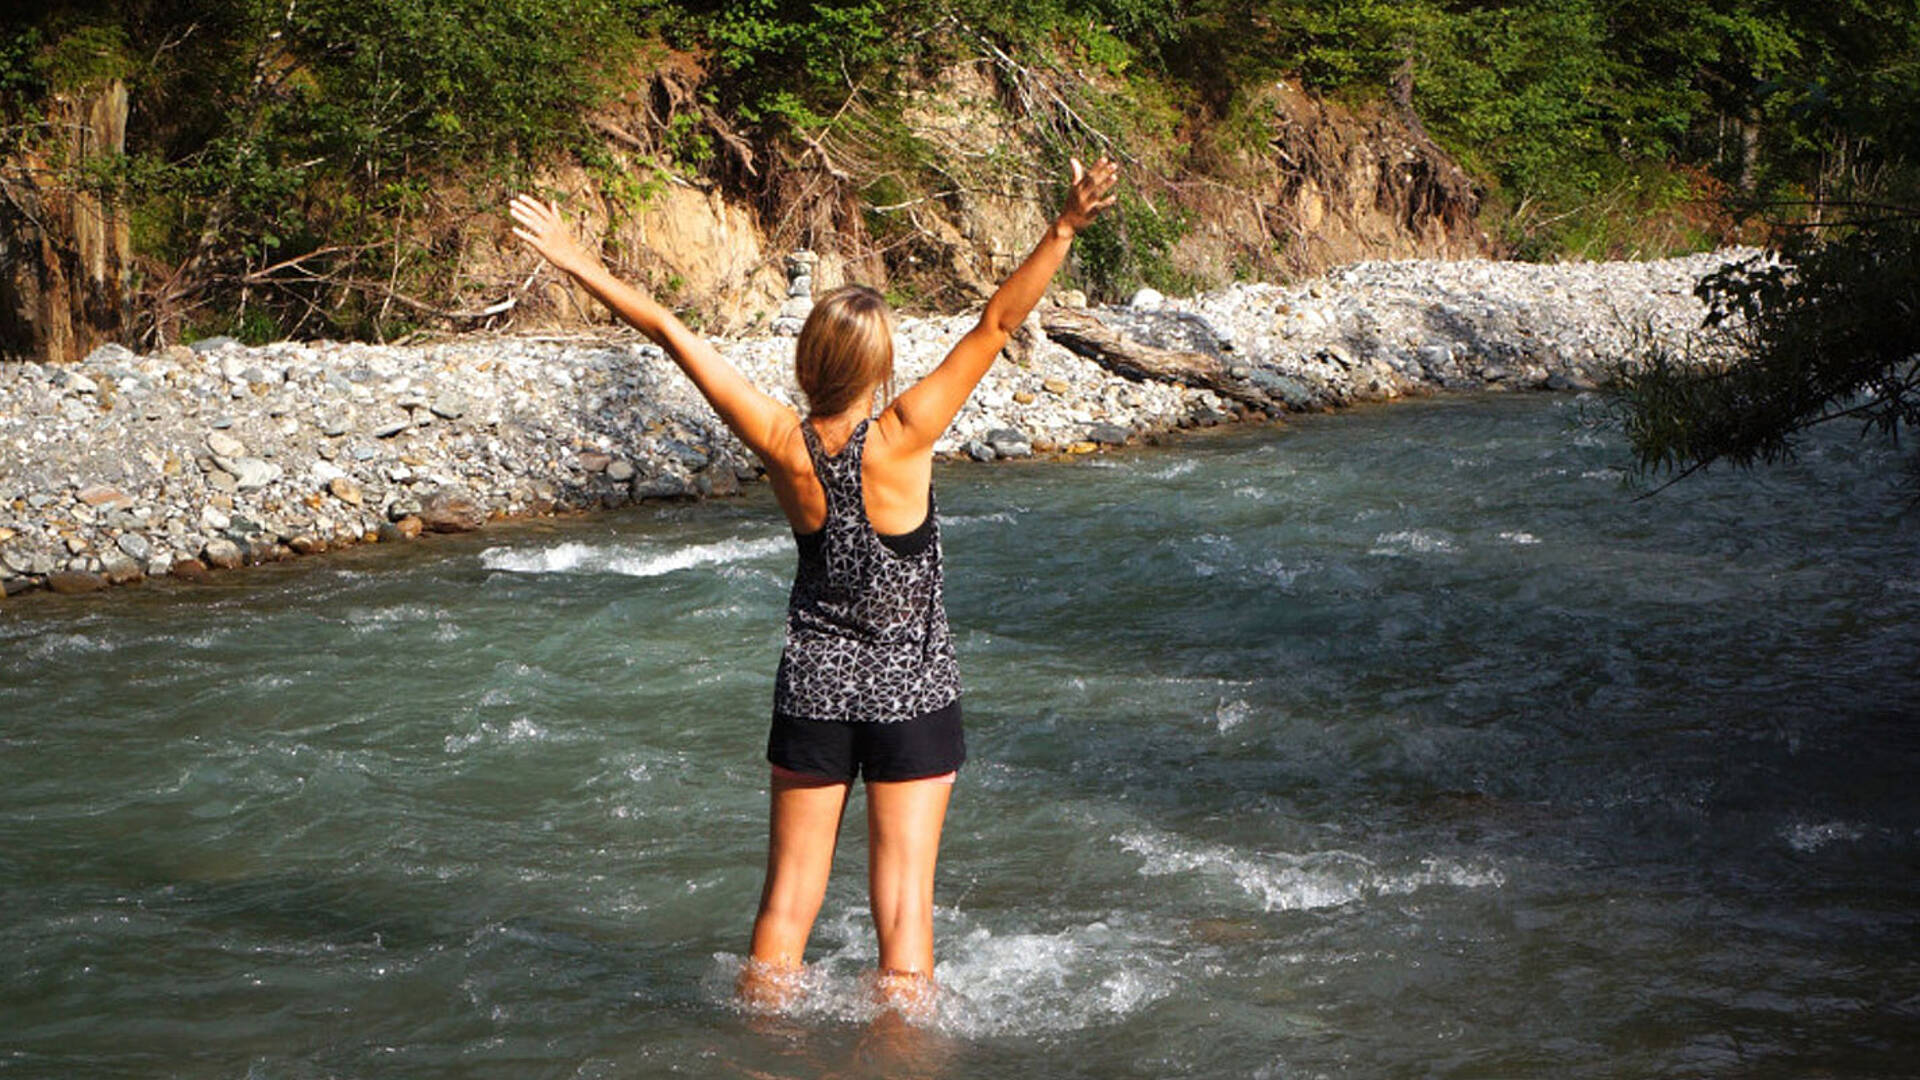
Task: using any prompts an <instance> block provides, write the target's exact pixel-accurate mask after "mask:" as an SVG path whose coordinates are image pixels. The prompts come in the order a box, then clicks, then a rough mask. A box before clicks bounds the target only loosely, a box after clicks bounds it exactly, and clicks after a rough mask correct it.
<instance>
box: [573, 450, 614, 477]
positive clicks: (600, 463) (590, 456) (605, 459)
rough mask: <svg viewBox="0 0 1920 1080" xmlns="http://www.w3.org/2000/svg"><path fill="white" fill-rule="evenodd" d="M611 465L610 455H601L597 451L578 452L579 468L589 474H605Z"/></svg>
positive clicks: (611, 458)
mask: <svg viewBox="0 0 1920 1080" xmlns="http://www.w3.org/2000/svg"><path fill="white" fill-rule="evenodd" d="M611 464H613V455H612V454H603V453H601V452H600V451H598V450H582V451H580V467H581V468H582V469H585V470H586V471H587V472H590V473H597V472H606V471H607V466H609V465H611Z"/></svg>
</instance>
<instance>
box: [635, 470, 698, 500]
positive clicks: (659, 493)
mask: <svg viewBox="0 0 1920 1080" xmlns="http://www.w3.org/2000/svg"><path fill="white" fill-rule="evenodd" d="M686 494H687V482H686V480H685V479H684V478H683V477H681V476H680V475H679V474H677V473H672V472H662V473H660V474H659V475H657V476H649V477H644V478H641V479H638V480H635V481H634V482H633V497H634V498H636V499H678V498H683V497H685V496H686Z"/></svg>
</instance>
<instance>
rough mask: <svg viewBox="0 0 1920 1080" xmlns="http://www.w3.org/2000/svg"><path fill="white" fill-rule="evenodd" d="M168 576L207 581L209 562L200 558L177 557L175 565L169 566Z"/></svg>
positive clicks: (185, 579) (184, 579)
mask: <svg viewBox="0 0 1920 1080" xmlns="http://www.w3.org/2000/svg"><path fill="white" fill-rule="evenodd" d="M167 576H169V577H177V578H180V579H181V580H183V581H205V580H206V579H207V564H206V563H203V562H201V561H200V560H199V559H176V560H174V563H173V565H172V566H170V567H168V568H167Z"/></svg>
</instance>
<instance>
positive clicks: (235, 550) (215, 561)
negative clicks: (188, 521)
mask: <svg viewBox="0 0 1920 1080" xmlns="http://www.w3.org/2000/svg"><path fill="white" fill-rule="evenodd" d="M200 557H201V558H202V559H205V560H206V563H207V565H208V566H212V567H217V568H218V569H221V570H234V569H237V568H239V566H240V562H241V559H242V558H243V557H244V556H243V553H242V552H241V550H240V545H238V544H236V543H234V542H233V541H231V540H228V539H226V538H225V537H218V536H216V537H214V538H213V539H212V540H209V541H207V546H206V547H205V548H203V549H202V550H201V552H200Z"/></svg>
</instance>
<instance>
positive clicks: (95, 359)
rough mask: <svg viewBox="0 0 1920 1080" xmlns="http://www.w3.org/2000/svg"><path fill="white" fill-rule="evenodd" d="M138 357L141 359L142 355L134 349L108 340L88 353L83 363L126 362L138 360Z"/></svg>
mask: <svg viewBox="0 0 1920 1080" xmlns="http://www.w3.org/2000/svg"><path fill="white" fill-rule="evenodd" d="M138 359H140V357H139V356H137V355H135V353H134V351H133V350H132V349H129V348H127V347H126V346H125V345H120V344H117V343H114V342H108V343H107V344H105V345H102V346H100V347H99V348H97V349H95V350H93V351H92V352H90V353H88V354H87V358H86V359H85V360H82V361H81V363H83V364H124V363H127V362H129V361H133V360H138Z"/></svg>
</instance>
